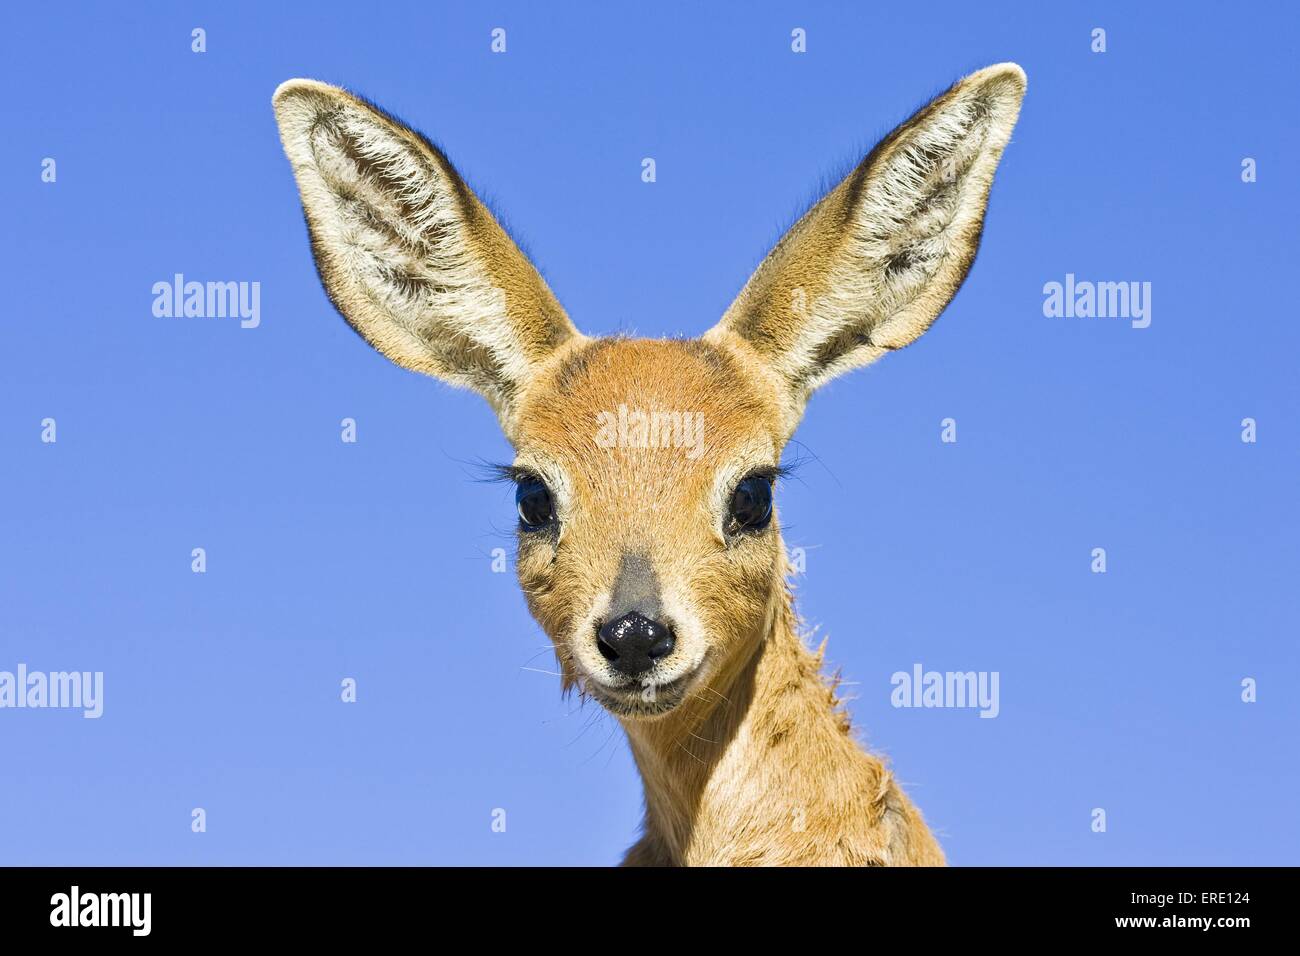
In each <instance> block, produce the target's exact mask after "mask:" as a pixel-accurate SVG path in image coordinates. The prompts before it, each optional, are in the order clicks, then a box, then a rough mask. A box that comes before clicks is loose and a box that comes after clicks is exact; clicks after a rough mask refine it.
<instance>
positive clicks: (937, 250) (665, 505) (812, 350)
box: [275, 64, 1024, 865]
mask: <svg viewBox="0 0 1300 956" xmlns="http://www.w3.org/2000/svg"><path fill="white" fill-rule="evenodd" d="M1023 91H1024V75H1023V73H1022V72H1021V71H1020V69H1019V68H1018V67H1015V66H1014V65H1010V64H1004V65H1002V66H998V67H990V68H989V69H988V70H983V71H980V72H979V73H976V74H974V75H972V76H971V77H968V78H966V79H965V80H963V81H961V82H959V83H958V84H956V85H955V86H954V87H953V88H952V89H951V90H949V91H948V92H947V93H945V94H944V95H943V96H941V97H939V98H938V99H936V100H935V101H934V102H933V103H931V104H930V105H929V106H927V107H926V108H925V109H923V110H922V111H920V112H919V113H918V114H917V115H916V116H914V117H913V118H912V119H911V120H909V121H908V122H907V123H904V124H903V125H902V126H900V127H899V128H898V129H897V130H896V131H895V132H894V133H892V134H891V135H890V136H889V137H887V138H886V140H885V141H883V142H882V143H881V145H880V146H878V147H877V148H876V149H875V150H874V151H873V152H872V153H871V155H870V156H868V157H867V158H866V159H865V160H864V161H863V163H862V164H861V165H860V166H859V167H858V169H857V170H855V171H854V172H853V173H852V174H851V175H850V176H849V177H847V178H846V179H845V181H844V182H843V183H841V184H840V185H839V186H838V187H837V188H836V189H834V190H833V191H832V192H831V193H830V194H828V195H827V197H826V198H825V199H823V200H822V201H821V202H820V203H818V204H817V205H816V206H815V207H814V208H813V209H812V210H810V211H809V212H808V214H807V215H805V216H804V217H803V218H802V219H801V220H800V221H799V222H798V223H797V224H796V225H795V226H794V227H793V228H792V229H791V231H790V233H789V234H788V235H787V237H786V238H785V239H784V240H783V241H782V242H781V243H780V244H779V245H778V247H777V248H776V249H775V250H774V251H773V252H772V254H771V255H770V256H769V257H768V259H767V261H766V262H765V263H764V264H763V265H762V266H761V267H760V268H759V270H758V271H757V272H756V273H755V275H754V276H753V278H751V280H750V281H749V283H748V284H747V285H746V286H745V289H744V290H743V291H742V293H741V295H740V296H739V297H738V298H737V300H736V302H735V304H734V305H733V306H732V307H731V308H730V309H729V310H728V311H727V313H726V315H725V316H724V317H723V319H722V321H721V322H720V323H719V324H718V326H717V327H715V328H714V329H713V330H711V331H710V332H709V333H708V334H707V335H706V336H705V337H704V338H703V339H700V340H696V341H690V342H681V341H648V340H640V339H621V338H619V339H598V340H592V339H589V338H587V337H585V336H582V335H581V334H579V333H578V332H577V331H576V329H574V328H573V326H572V324H571V323H570V322H569V320H568V317H567V316H565V315H564V313H563V311H562V310H561V309H560V307H559V305H558V303H556V302H555V299H554V297H553V296H552V295H551V294H550V291H549V290H548V289H547V288H546V286H545V283H543V282H542V280H541V278H540V276H538V275H537V273H536V272H535V270H534V269H533V268H532V266H531V265H529V263H528V262H527V260H526V259H525V258H524V257H523V255H522V253H520V252H519V251H518V249H517V248H516V247H515V246H514V244H513V243H512V242H511V241H510V240H509V238H508V237H507V236H506V234H505V232H504V230H502V229H501V228H500V226H499V225H498V224H497V223H496V221H495V220H494V219H493V218H492V216H491V214H490V213H489V212H488V210H487V209H486V207H484V206H483V205H482V204H481V203H479V202H478V200H477V199H476V198H474V196H473V194H472V193H471V192H470V191H469V190H468V188H467V187H466V186H465V185H464V182H463V180H461V179H460V177H459V176H458V175H457V174H456V172H455V170H454V169H453V168H452V166H451V164H450V163H449V162H448V161H447V159H446V157H445V156H443V155H442V154H441V153H440V152H438V151H437V150H436V149H434V148H433V147H432V146H431V145H429V144H428V143H427V141H425V140H424V139H423V138H422V137H419V136H418V135H417V134H415V133H413V132H411V131H410V130H408V129H406V128H405V127H403V126H401V125H400V124H399V123H397V122H396V121H395V120H393V119H392V118H391V117H388V116H386V115H385V114H383V113H382V112H380V111H378V110H376V109H375V108H373V107H371V106H369V105H368V104H366V103H364V102H363V101H361V100H358V99H357V98H355V97H353V96H351V95H350V94H347V93H345V92H343V91H341V90H336V89H335V88H333V87H328V86H325V85H324V84H320V83H315V82H312V81H290V82H289V83H286V84H285V85H284V86H282V87H281V89H280V90H279V91H277V94H276V99H275V103H276V111H277V116H278V118H279V120H280V126H281V135H282V137H283V139H284V143H285V150H286V152H287V153H288V155H289V157H290V160H291V162H292V163H293V166H294V171H295V174H296V175H297V177H298V182H299V187H300V191H301V194H302V198H303V205H304V207H305V209H306V211H307V219H308V224H309V226H310V228H311V233H312V238H313V244H314V248H315V251H316V256H317V262H318V265H319V268H320V273H321V277H322V280H323V281H324V283H325V285H326V288H327V289H328V290H329V293H330V295H331V298H332V299H333V301H334V302H335V303H336V304H337V306H338V308H339V309H340V311H342V312H343V313H344V315H345V316H346V317H347V318H348V320H349V322H351V323H352V324H353V325H354V327H356V328H357V329H358V330H359V331H360V332H361V333H362V334H363V335H364V336H365V337H366V338H367V340H368V341H370V342H371V344H373V345H374V346H375V347H376V348H378V349H379V350H380V351H382V352H384V353H385V354H386V355H389V356H390V357H391V358H393V360H394V361H396V362H398V363H399V364H401V365H404V366H406V367H408V368H413V369H416V370H419V371H424V372H427V373H429V374H433V375H436V376H438V377H441V378H444V379H447V380H449V381H452V382H455V383H457V384H462V385H468V386H470V387H472V388H476V389H478V390H479V391H480V392H482V393H483V394H484V395H485V396H486V397H487V398H488V399H489V401H491V402H492V404H493V406H494V407H495V408H496V409H497V412H498V415H499V417H500V420H501V424H502V427H503V429H504V430H505V432H506V434H507V436H508V437H509V438H510V440H511V442H512V443H513V444H514V446H515V449H516V452H517V458H516V461H515V467H516V469H517V470H519V471H521V472H523V473H526V474H529V475H532V476H536V478H537V479H538V480H541V481H544V482H545V485H546V487H547V488H548V489H549V491H550V495H551V498H552V499H553V501H554V503H555V509H556V513H557V517H556V520H555V521H553V522H551V523H550V524H549V525H548V526H547V527H546V528H545V529H542V530H535V531H521V533H520V536H519V537H520V546H519V559H518V572H519V580H520V584H521V585H522V588H523V591H524V594H525V595H526V597H527V600H528V605H529V608H530V610H531V611H532V613H533V615H534V616H535V617H536V618H537V620H538V622H539V623H540V624H541V625H542V627H543V628H544V629H545V630H546V632H547V633H548V634H549V635H550V636H551V638H552V640H553V642H554V644H555V650H556V656H557V658H558V660H559V663H560V666H561V670H562V673H563V677H564V684H565V686H566V687H569V688H577V689H578V690H579V691H580V692H582V693H584V694H587V695H589V696H591V697H593V698H595V699H596V700H598V701H599V702H600V703H601V704H602V705H604V706H605V707H607V708H608V709H609V710H610V711H611V712H613V713H614V714H615V715H616V716H617V717H618V718H619V719H620V721H621V722H622V724H623V726H624V728H625V730H626V731H627V735H628V740H629V742H630V744H631V748H632V753H633V755H634V757H635V759H636V762H637V766H638V768H639V769H640V772H641V776H642V778H643V780H644V783H645V793H646V817H645V827H644V835H643V836H642V838H641V839H640V840H639V841H638V842H637V843H636V845H635V846H633V847H632V848H631V850H630V851H629V852H628V854H627V858H626V861H625V862H626V863H628V864H632V865H679V864H706V865H707V864H712V865H773V864H781V865H785V864H791V865H802V864H830V865H836V864H839V865H893V864H920V865H938V864H942V863H943V862H944V857H943V853H942V851H941V850H940V849H939V846H938V844H937V843H936V842H935V840H934V838H933V837H932V836H931V834H930V832H929V830H928V829H927V828H926V825H925V823H924V822H923V820H922V818H921V815H920V813H919V812H918V811H917V810H916V809H915V808H914V807H913V806H912V804H911V802H910V801H909V800H908V799H907V797H906V796H905V795H904V794H903V792H902V790H901V789H900V788H899V787H898V785H897V784H896V783H895V781H894V779H893V777H892V776H891V775H890V773H889V771H888V770H887V769H886V768H885V766H884V764H883V763H882V762H881V761H880V760H879V759H878V758H876V757H874V756H872V755H871V754H869V753H867V752H866V751H865V750H864V749H863V748H862V747H861V746H860V745H859V744H858V742H857V741H856V740H855V739H854V737H853V734H852V733H851V732H850V727H849V721H848V717H847V714H846V712H845V710H844V708H843V707H842V706H841V704H840V702H839V700H838V699H837V697H836V694H835V689H834V681H828V680H827V679H826V678H825V677H824V676H823V674H822V656H821V651H820V650H819V651H818V652H817V653H816V654H814V653H812V652H811V651H809V650H808V649H807V647H805V645H804V643H803V640H802V639H801V636H800V634H799V626H798V622H797V619H796V616H795V613H794V610H793V607H792V602H791V597H790V592H789V589H788V587H787V585H786V577H787V565H786V557H785V552H784V546H783V544H782V541H781V536H780V527H779V521H778V519H777V517H776V516H775V515H774V517H773V518H772V521H771V524H770V525H769V526H768V527H767V528H766V529H764V530H761V531H760V530H753V531H748V532H746V531H737V530H736V529H734V528H729V526H728V524H727V514H728V502H729V500H730V496H731V494H732V491H733V490H734V488H735V487H736V485H737V484H738V483H739V482H740V481H741V479H743V478H744V477H745V476H746V475H752V474H764V473H767V472H768V471H769V470H770V469H772V468H774V466H776V465H777V463H778V462H779V461H780V457H781V453H782V449H783V448H784V446H785V444H786V442H787V441H788V440H789V438H790V435H791V433H792V432H793V430H794V427H795V425H796V424H797V423H798V421H799V418H800V417H801V416H802V414H803V410H804V406H805V404H806V401H807V398H808V395H809V394H810V392H811V391H812V390H813V389H814V388H816V387H817V385H819V384H821V383H822V382H824V381H825V380H827V379H828V378H830V377H832V376H833V375H835V374H838V373H840V372H842V371H845V370H847V369H849V368H853V367H857V366H860V365H864V364H866V363H868V362H870V361H874V360H875V359H876V358H878V357H879V356H880V355H882V354H884V353H885V352H887V351H892V350H894V349H897V348H900V347H902V346H903V345H906V344H907V343H908V342H910V341H912V340H913V339H915V338H916V337H917V336H919V335H920V334H921V333H922V332H923V331H925V329H926V328H928V327H929V325H930V324H931V323H932V322H933V321H934V318H935V317H936V316H937V315H938V314H939V312H940V311H941V310H942V309H943V307H944V306H945V305H946V304H947V302H948V301H949V299H951V297H952V296H953V294H954V293H955V292H956V290H957V288H958V286H959V285H960V284H961V281H962V279H963V278H964V276H965V274H966V271H967V269H968V268H969V266H970V263H971V261H972V260H973V258H974V255H975V251H976V248H977V246H978V242H979V236H980V230H981V227H982V223H983V215H984V208H985V203H986V200H987V195H988V190H989V186H990V184H991V180H992V175H993V170H994V168H995V167H996V165H997V162H998V158H999V157H1000V155H1001V152H1002V148H1003V146H1004V145H1005V144H1006V141H1007V138H1008V137H1009V135H1010V132H1011V127H1012V125H1013V124H1014V122H1015V118H1016V114H1017V112H1018V109H1019V104H1020V98H1021V95H1022V94H1023ZM620 406H626V407H629V408H631V409H633V410H639V411H644V412H654V411H666V412H667V411H671V412H684V413H689V414H691V415H698V416H699V421H700V422H702V423H703V432H702V434H701V436H700V442H699V444H698V446H692V447H691V448H690V449H689V453H688V450H687V449H686V448H683V447H665V446H664V445H662V444H660V445H658V446H651V447H643V446H638V445H637V444H636V443H630V444H629V443H624V442H620V443H616V444H613V445H610V444H609V443H607V442H602V441H601V440H600V439H599V438H598V434H599V432H598V426H597V423H598V422H600V421H601V420H602V416H605V417H607V416H610V415H611V414H614V413H616V411H617V410H618V409H619V408H620ZM629 562H630V563H631V564H632V565H634V566H635V567H637V568H642V569H645V573H646V574H647V575H648V576H649V577H650V578H652V579H653V586H654V588H656V589H657V592H656V594H657V596H658V597H661V598H662V607H663V615H664V617H665V620H666V621H669V622H671V625H672V627H673V629H674V631H675V633H676V635H677V641H676V645H675V648H674V650H673V652H672V653H671V654H670V655H669V656H668V657H666V658H665V659H664V660H663V661H657V662H656V663H655V665H654V667H653V669H652V670H651V671H649V672H648V673H647V674H646V675H645V676H643V677H638V678H636V679H634V680H630V681H629V680H626V679H624V678H623V677H622V676H620V675H618V674H615V673H614V672H612V671H611V670H610V668H609V667H608V666H607V665H606V663H605V661H604V660H603V659H602V657H601V655H600V654H599V653H598V652H597V647H596V639H595V638H596V630H597V628H598V627H599V626H600V624H601V622H602V615H603V614H604V612H605V610H606V609H607V608H608V607H609V603H610V600H611V597H610V595H611V589H612V588H613V586H614V582H615V580H616V579H617V578H618V576H619V575H620V568H623V567H626V566H629Z"/></svg>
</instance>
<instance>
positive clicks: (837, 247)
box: [705, 63, 1025, 430]
mask: <svg viewBox="0 0 1300 956" xmlns="http://www.w3.org/2000/svg"><path fill="white" fill-rule="evenodd" d="M1024 92H1025V74H1024V71H1023V70H1021V69H1020V67H1018V66H1016V65H1015V64H1014V63H1003V64H1000V65H998V66H991V67H989V68H988V69H985V70H980V71H979V72H978V73H974V74H972V75H970V76H968V77H966V78H965V79H964V80H961V81H960V82H959V83H957V84H956V85H955V86H953V87H952V89H950V90H948V92H946V93H944V94H943V95H941V96H939V97H938V98H936V99H935V100H934V101H933V102H932V103H930V104H929V105H928V106H926V107H925V108H924V109H922V110H921V111H920V112H918V113H917V114H916V115H915V116H913V117H912V118H911V119H909V120H908V121H907V122H905V123H904V124H903V125H901V126H899V127H898V128H897V129H896V130H894V131H893V132H892V133H890V134H889V135H888V136H887V137H885V139H884V140H883V141H882V142H881V143H880V144H879V145H878V146H877V147H876V148H875V149H873V150H872V151H871V153H870V154H869V155H868V156H867V157H866V159H864V160H863V161H862V162H861V163H860V164H859V165H858V166H857V167H856V168H855V169H854V170H853V172H851V173H850V174H849V175H848V176H847V177H846V178H845V179H844V181H843V182H841V183H840V184H839V185H838V186H836V187H835V189H833V190H832V191H831V192H830V193H828V194H827V195H826V196H825V198H823V199H822V200H821V201H820V202H818V203H817V205H815V206H814V207H813V208H812V209H811V210H809V212H808V213H807V214H805V215H804V216H803V218H801V219H800V220H799V221H798V222H797V223H795V225H794V226H793V227H792V228H791V229H790V231H789V232H788V233H787V234H786V235H785V237H784V238H783V239H782V240H781V241H780V242H779V243H778V244H777V246H776V248H775V249H774V250H772V252H771V253H770V254H769V255H768V257H767V258H766V259H765V260H764V261H763V263H762V264H761V265H760V266H759V267H758V270H757V271H756V272H755V273H754V275H753V276H752V277H751V278H750V280H749V282H748V283H746V285H745V288H744V289H743V290H742V291H741V293H740V295H739V296H738V297H737V299H736V301H735V302H734V303H733V304H732V305H731V307H730V308H729V309H728V310H727V313H726V315H724V316H723V318H722V321H721V322H720V323H719V324H718V325H717V326H716V327H715V328H713V329H712V330H711V331H710V332H709V333H708V334H707V335H706V336H705V338H706V339H709V340H712V341H727V340H731V341H734V340H735V339H736V338H739V339H741V340H743V341H744V342H745V343H746V344H747V345H748V346H749V348H751V349H753V351H754V352H756V353H757V355H758V358H759V359H760V360H761V361H762V362H763V363H764V364H766V365H767V366H768V368H770V369H771V370H772V371H773V372H775V373H776V375H777V377H778V381H779V382H780V384H781V387H783V388H785V389H787V390H788V397H789V403H788V412H789V416H790V418H791V421H790V422H788V423H787V424H788V425H789V428H790V430H793V427H794V424H795V423H796V422H797V421H798V418H799V416H800V415H801V414H802V413H803V407H804V404H805V403H806V401H807V398H808V395H809V393H810V392H811V391H812V390H813V389H814V388H816V387H817V386H818V385H821V384H822V383H823V382H825V381H827V380H828V379H830V378H832V377H833V376H835V375H838V374H840V373H841V372H844V371H847V370H849V369H851V368H857V367H858V366H861V365H866V364H867V363H869V362H873V361H875V360H876V359H877V358H879V357H880V356H881V355H883V354H884V353H885V352H888V351H891V350H893V349H898V348H902V347H903V346H904V345H907V344H908V343H909V342H911V341H913V340H915V339H916V338H917V337H918V336H919V335H920V334H921V333H922V332H924V331H925V330H926V329H927V328H929V326H930V324H931V323H932V322H933V321H934V320H935V319H936V318H937V317H938V315H939V313H940V312H941V311H942V310H943V308H944V306H946V305H947V304H948V302H949V301H950V300H951V299H952V297H953V295H954V294H956V292H957V289H958V287H959V286H960V285H961V283H962V280H963V279H964V278H965V277H966V271H967V269H969V268H970V264H971V262H972V260H973V259H974V258H975V251H976V249H978V247H979V241H980V231H981V229H982V228H983V223H984V207H985V203H986V202H987V200H988V195H989V187H990V186H991V184H992V182H993V171H994V169H996V168H997V164H998V159H999V157H1001V155H1002V148H1003V147H1004V146H1006V144H1007V140H1008V138H1009V137H1010V136H1011V128H1012V127H1013V126H1014V125H1015V122H1016V116H1017V115H1018V114H1019V112H1020V101H1021V98H1022V97H1023V96H1024Z"/></svg>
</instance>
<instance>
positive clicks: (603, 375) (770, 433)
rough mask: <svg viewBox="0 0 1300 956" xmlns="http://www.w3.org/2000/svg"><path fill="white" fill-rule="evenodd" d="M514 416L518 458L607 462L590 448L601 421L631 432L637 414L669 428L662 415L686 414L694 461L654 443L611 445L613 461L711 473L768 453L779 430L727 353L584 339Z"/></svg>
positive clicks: (694, 346)
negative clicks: (737, 458)
mask: <svg viewBox="0 0 1300 956" xmlns="http://www.w3.org/2000/svg"><path fill="white" fill-rule="evenodd" d="M521 411H522V414H521V415H520V416H519V432H518V436H519V445H520V451H521V452H522V451H526V450H533V451H537V452H540V453H544V454H548V455H551V456H553V457H556V458H559V459H564V460H575V459H576V460H583V459H584V458H587V457H589V456H593V455H594V454H595V453H597V452H600V453H602V454H607V453H608V452H609V451H610V450H611V449H608V448H606V447H604V446H602V444H600V443H598V431H599V429H600V427H601V425H602V423H605V424H608V423H609V422H610V420H611V419H610V416H612V417H613V421H614V422H616V423H619V424H620V425H621V424H622V422H623V421H625V420H630V422H631V424H632V429H631V430H632V431H633V432H634V431H635V426H636V424H637V421H638V420H637V418H636V415H637V414H638V413H640V414H643V415H646V416H654V415H659V416H661V417H660V419H659V422H660V423H661V425H663V424H667V423H668V422H676V421H677V419H673V418H672V417H671V416H686V415H691V416H695V418H694V419H692V420H693V421H694V422H695V423H697V424H700V425H702V427H703V433H702V440H703V449H702V452H701V453H700V454H698V455H697V456H695V457H690V456H687V455H683V454H672V452H673V451H674V450H672V449H667V448H664V447H662V443H660V444H658V445H656V446H655V447H652V448H645V449H637V448H629V447H619V448H618V449H616V450H617V451H618V452H619V454H617V455H615V456H614V457H618V458H627V457H635V458H649V459H669V458H672V459H676V458H685V459H686V460H687V461H688V462H690V463H693V464H694V465H695V466H697V467H709V468H712V467H716V466H717V465H719V464H720V463H722V462H724V461H725V459H727V458H728V457H730V456H733V455H734V454H735V453H736V452H737V450H738V449H745V448H751V447H754V446H755V445H759V446H762V445H764V444H768V445H770V446H772V447H773V448H774V449H775V443H776V441H777V435H778V431H779V412H778V409H777V407H776V405H775V402H774V400H773V397H772V396H770V395H768V394H766V393H765V390H764V382H763V381H761V380H757V379H755V378H754V377H753V376H752V375H747V374H746V371H745V369H744V367H743V365H742V364H741V359H740V358H738V357H737V356H736V355H734V354H733V353H731V352H729V351H727V350H726V349H724V348H722V347H720V346H717V345H713V344H710V343H707V342H702V341H699V340H689V341H678V340H663V339H618V338H609V339H596V340H593V341H591V342H590V343H588V344H586V345H585V346H583V347H582V348H580V349H578V350H576V351H574V352H572V353H570V354H568V355H566V356H565V357H564V358H563V359H562V360H560V361H558V362H557V363H556V365H555V366H554V367H553V368H552V369H549V370H547V373H546V374H545V375H544V376H543V377H542V378H541V379H540V380H539V381H537V382H535V383H533V385H532V386H530V388H529V389H528V393H527V396H526V398H525V401H524V404H523V407H522V409H521ZM663 416H668V418H664V417H663ZM676 451H681V449H676ZM641 452H645V454H641Z"/></svg>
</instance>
